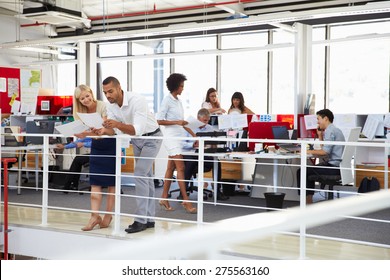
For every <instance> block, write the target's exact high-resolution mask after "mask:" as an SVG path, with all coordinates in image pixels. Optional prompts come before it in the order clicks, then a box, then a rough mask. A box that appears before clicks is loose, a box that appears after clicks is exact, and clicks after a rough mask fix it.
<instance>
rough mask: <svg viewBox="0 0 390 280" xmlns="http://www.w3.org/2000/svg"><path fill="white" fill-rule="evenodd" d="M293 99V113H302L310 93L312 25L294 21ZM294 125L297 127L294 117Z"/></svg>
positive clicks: (296, 120)
mask: <svg viewBox="0 0 390 280" xmlns="http://www.w3.org/2000/svg"><path fill="white" fill-rule="evenodd" d="M294 28H295V29H296V31H297V32H296V33H295V62H294V63H295V77H294V81H295V100H294V103H295V104H294V105H295V106H294V115H295V116H297V115H298V114H301V113H303V109H304V105H305V101H306V97H307V95H308V94H309V93H312V92H311V90H312V85H311V80H312V79H311V74H312V27H311V26H309V25H304V24H301V23H295V24H294ZM294 127H298V119H297V117H295V123H294Z"/></svg>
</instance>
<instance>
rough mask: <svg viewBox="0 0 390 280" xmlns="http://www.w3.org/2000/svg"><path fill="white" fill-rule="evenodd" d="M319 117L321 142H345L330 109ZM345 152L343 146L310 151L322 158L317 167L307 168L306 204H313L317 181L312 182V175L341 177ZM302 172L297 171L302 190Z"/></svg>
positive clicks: (320, 113)
mask: <svg viewBox="0 0 390 280" xmlns="http://www.w3.org/2000/svg"><path fill="white" fill-rule="evenodd" d="M316 115H317V124H318V129H317V135H318V139H319V140H320V141H345V138H344V135H343V133H342V132H341V130H340V129H339V128H337V127H336V126H335V125H334V124H333V119H334V115H333V113H332V111H330V110H329V109H323V110H320V111H318V112H317V113H316ZM343 151H344V146H343V145H330V144H327V145H322V144H321V149H318V150H310V152H309V153H310V154H311V155H313V156H314V157H318V158H320V162H319V163H318V164H316V165H315V166H310V167H307V170H306V176H307V177H306V188H307V189H308V190H307V191H306V204H311V203H313V195H314V189H315V181H313V180H311V179H310V177H311V176H312V175H317V176H321V175H340V168H339V167H340V162H341V157H342V154H343ZM300 182H301V170H300V169H298V170H297V183H298V187H299V188H300Z"/></svg>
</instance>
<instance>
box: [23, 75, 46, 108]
mask: <svg viewBox="0 0 390 280" xmlns="http://www.w3.org/2000/svg"><path fill="white" fill-rule="evenodd" d="M41 81H42V79H41V70H39V69H20V84H21V93H22V95H21V99H22V100H21V101H22V104H23V111H25V112H27V113H30V114H32V115H34V114H35V109H36V107H37V99H38V91H39V88H40V87H41Z"/></svg>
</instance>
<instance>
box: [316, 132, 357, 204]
mask: <svg viewBox="0 0 390 280" xmlns="http://www.w3.org/2000/svg"><path fill="white" fill-rule="evenodd" d="M360 130H361V128H360V127H356V128H352V129H351V131H350V133H349V136H348V139H347V142H357V141H358V139H359V134H360ZM355 149H356V147H354V146H345V147H344V151H343V155H342V157H341V162H340V174H339V175H320V174H316V175H311V176H309V180H311V181H316V182H319V183H320V188H321V189H325V188H326V186H328V194H327V199H333V198H334V186H346V185H349V184H351V183H353V181H354V180H353V170H352V168H351V161H352V159H353V157H354V155H355Z"/></svg>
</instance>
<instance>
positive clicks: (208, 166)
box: [183, 155, 222, 191]
mask: <svg viewBox="0 0 390 280" xmlns="http://www.w3.org/2000/svg"><path fill="white" fill-rule="evenodd" d="M183 159H184V165H185V171H184V179H185V184H186V188H188V183H189V181H190V180H191V177H192V176H194V175H196V173H198V159H199V158H198V157H197V156H186V155H184V156H183ZM213 167H214V158H213V157H205V158H204V161H203V168H204V170H212V169H213ZM217 180H218V182H221V163H220V162H219V161H218V176H217ZM218 191H222V190H221V184H218Z"/></svg>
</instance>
